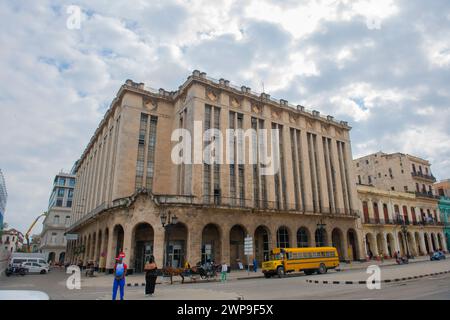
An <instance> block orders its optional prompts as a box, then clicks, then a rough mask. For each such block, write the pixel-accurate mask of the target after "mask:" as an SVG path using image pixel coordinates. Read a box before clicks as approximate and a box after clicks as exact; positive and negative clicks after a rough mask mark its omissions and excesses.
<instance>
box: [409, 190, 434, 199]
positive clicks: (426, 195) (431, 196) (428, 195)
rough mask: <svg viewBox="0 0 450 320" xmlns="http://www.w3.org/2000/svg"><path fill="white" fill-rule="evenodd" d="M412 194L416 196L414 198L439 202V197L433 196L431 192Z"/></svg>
mask: <svg viewBox="0 0 450 320" xmlns="http://www.w3.org/2000/svg"><path fill="white" fill-rule="evenodd" d="M414 194H415V195H416V197H421V198H430V199H438V200H439V196H435V195H434V194H433V193H432V192H424V191H416V192H414Z"/></svg>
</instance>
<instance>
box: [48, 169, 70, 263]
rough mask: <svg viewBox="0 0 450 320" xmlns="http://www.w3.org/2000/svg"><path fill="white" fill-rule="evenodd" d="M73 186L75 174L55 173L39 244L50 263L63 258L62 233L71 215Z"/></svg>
mask: <svg viewBox="0 0 450 320" xmlns="http://www.w3.org/2000/svg"><path fill="white" fill-rule="evenodd" d="M74 188H75V175H72V174H68V173H62V172H61V173H59V174H57V175H56V177H55V179H54V181H53V190H52V193H51V195H50V199H49V204H48V211H47V216H46V217H45V219H44V221H43V228H42V232H41V236H40V244H39V251H40V252H41V253H43V254H45V255H46V258H47V261H49V262H50V263H55V262H56V263H63V262H64V260H65V254H66V245H67V242H66V237H65V234H64V233H65V229H66V228H67V227H69V224H70V221H71V217H72V207H73V193H74Z"/></svg>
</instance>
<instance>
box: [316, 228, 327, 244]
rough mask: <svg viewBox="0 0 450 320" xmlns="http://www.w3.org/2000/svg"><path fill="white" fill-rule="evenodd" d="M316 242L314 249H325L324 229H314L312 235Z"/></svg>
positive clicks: (325, 234) (325, 232)
mask: <svg viewBox="0 0 450 320" xmlns="http://www.w3.org/2000/svg"><path fill="white" fill-rule="evenodd" d="M314 238H315V240H316V247H326V246H327V243H328V239H327V231H326V230H325V229H324V228H318V229H316V232H315V234H314Z"/></svg>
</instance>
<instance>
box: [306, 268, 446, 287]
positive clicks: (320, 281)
mask: <svg viewBox="0 0 450 320" xmlns="http://www.w3.org/2000/svg"><path fill="white" fill-rule="evenodd" d="M446 273H450V270H447V271H442V272H435V273H428V274H421V275H418V276H411V277H403V278H394V279H386V280H382V281H372V283H373V284H375V283H392V282H400V281H408V280H413V279H419V278H424V277H431V276H437V275H442V274H446ZM306 282H307V283H313V284H351V285H354V284H366V281H356V280H355V281H348V280H342V281H333V280H306Z"/></svg>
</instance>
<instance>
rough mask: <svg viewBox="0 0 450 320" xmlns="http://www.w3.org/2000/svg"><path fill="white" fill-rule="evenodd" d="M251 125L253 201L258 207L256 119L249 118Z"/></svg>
mask: <svg viewBox="0 0 450 320" xmlns="http://www.w3.org/2000/svg"><path fill="white" fill-rule="evenodd" d="M251 122H252V124H251V126H252V130H253V132H252V142H251V143H252V153H253V159H254V160H256V161H254V162H253V164H252V171H253V202H254V206H255V208H259V207H260V201H259V170H258V163H259V162H258V135H257V132H258V119H256V118H252V119H251Z"/></svg>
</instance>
